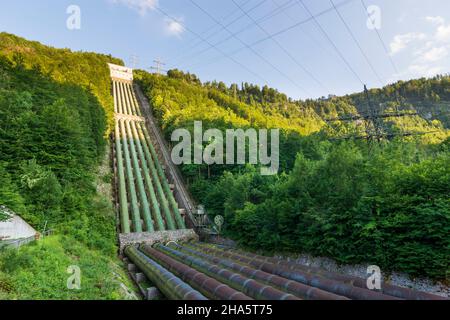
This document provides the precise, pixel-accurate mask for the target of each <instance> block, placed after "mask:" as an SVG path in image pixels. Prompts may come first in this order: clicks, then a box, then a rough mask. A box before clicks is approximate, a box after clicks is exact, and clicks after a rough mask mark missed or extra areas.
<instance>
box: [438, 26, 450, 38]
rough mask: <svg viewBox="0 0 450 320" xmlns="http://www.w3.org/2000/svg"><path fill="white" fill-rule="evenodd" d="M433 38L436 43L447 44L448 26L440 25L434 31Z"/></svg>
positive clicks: (449, 32) (449, 31)
mask: <svg viewBox="0 0 450 320" xmlns="http://www.w3.org/2000/svg"><path fill="white" fill-rule="evenodd" d="M435 38H436V40H437V41H441V42H449V41H450V25H447V26H446V25H440V26H439V27H438V28H437V30H436V35H435Z"/></svg>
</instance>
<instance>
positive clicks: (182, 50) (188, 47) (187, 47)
mask: <svg viewBox="0 0 450 320" xmlns="http://www.w3.org/2000/svg"><path fill="white" fill-rule="evenodd" d="M249 2H250V0H246V1H245V2H244V4H243V6H245V5H247V3H249ZM263 2H264V1H263ZM237 12H239V10H233V11H232V12H231V13H229V14H228V15H226V16H225V17H223V18H222V20H223V21H226V20H228V18H230V17H232V16H234V15H235V14H236V13H237ZM234 21H235V20H233V22H231V24H232V23H234ZM215 27H217V26H216V24H214V25H212V26H210V27H209V28H207V29H205V30H204V31H202V32H201V33H200V34H201V35H202V36H204V37H206V39H208V38H210V36H211V35H209V36H207V34H208V33H210V32H211V31H212V30H214V28H215ZM201 43H202V41H201V40H198V41H196V42H195V43H194V44H192V43H190V44H186V45H184V46H182V47H181V48H180V49H179V53H178V54H177V55H176V56H174V57H173V58H172V59H171V60H179V58H180V57H182V56H183V55H184V54H185V53H186V51H189V50H191V49H193V48H195V47H197V46H198V45H200V44H201Z"/></svg>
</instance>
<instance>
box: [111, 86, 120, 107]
mask: <svg viewBox="0 0 450 320" xmlns="http://www.w3.org/2000/svg"><path fill="white" fill-rule="evenodd" d="M112 86H113V98H114V113H118V112H119V111H118V109H117V94H116V82H115V81H112Z"/></svg>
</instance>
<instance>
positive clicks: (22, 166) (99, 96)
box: [0, 34, 127, 299]
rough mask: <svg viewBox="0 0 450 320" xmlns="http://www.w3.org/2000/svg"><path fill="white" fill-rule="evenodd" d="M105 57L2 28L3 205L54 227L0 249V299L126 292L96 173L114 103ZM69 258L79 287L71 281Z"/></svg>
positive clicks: (110, 214)
mask: <svg viewBox="0 0 450 320" xmlns="http://www.w3.org/2000/svg"><path fill="white" fill-rule="evenodd" d="M109 61H113V60H112V59H111V58H109V57H106V56H102V55H96V54H92V53H72V52H70V51H69V50H59V49H53V48H50V47H45V46H43V45H41V44H39V43H36V42H28V41H26V40H24V39H21V38H18V37H15V36H11V35H7V34H0V137H1V139H0V205H6V206H7V207H9V208H10V209H11V210H13V211H15V212H17V213H18V214H19V215H20V216H21V217H23V218H24V219H25V220H26V221H27V222H29V223H30V224H31V225H32V226H33V227H34V228H35V229H36V230H38V231H39V232H43V231H44V230H52V235H51V236H49V237H46V238H45V239H43V240H40V241H39V242H36V243H34V244H31V245H28V246H25V247H23V248H21V249H20V250H18V251H17V250H3V251H0V299H6V298H7V299H113V298H120V297H123V295H122V293H121V288H120V282H123V281H124V282H126V281H127V280H126V278H125V277H124V273H123V271H122V270H121V268H120V267H119V265H118V264H119V260H118V259H117V258H116V250H117V249H116V246H115V243H116V234H115V214H114V211H113V208H112V205H111V199H110V198H109V195H108V194H100V193H98V192H97V187H98V186H99V185H101V184H105V183H106V184H109V183H110V179H111V177H110V175H109V174H107V173H106V174H105V173H102V174H99V173H98V167H99V166H100V164H101V163H102V161H103V159H105V154H106V153H105V152H106V147H107V144H106V139H105V136H106V133H107V131H108V130H107V128H108V124H107V121H108V117H107V114H109V115H112V110H113V107H112V104H111V98H110V86H109V83H110V80H109V72H108V68H107V62H109ZM115 62H118V61H115ZM111 119H112V118H111ZM106 161H107V159H106ZM108 166H109V163H108V161H107V162H106V167H108ZM72 265H75V266H78V267H79V268H80V270H81V276H82V282H81V290H69V289H68V288H67V287H66V282H67V278H68V277H69V276H70V274H68V273H67V272H66V270H67V268H68V267H69V266H72ZM121 277H122V278H123V279H121Z"/></svg>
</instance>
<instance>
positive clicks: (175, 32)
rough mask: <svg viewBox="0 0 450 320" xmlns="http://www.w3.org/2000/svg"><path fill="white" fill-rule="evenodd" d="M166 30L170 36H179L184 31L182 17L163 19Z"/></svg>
mask: <svg viewBox="0 0 450 320" xmlns="http://www.w3.org/2000/svg"><path fill="white" fill-rule="evenodd" d="M164 23H165V28H166V32H167V33H168V34H169V35H171V36H177V37H179V36H181V34H182V33H183V32H184V31H185V28H184V26H183V19H182V18H181V19H176V20H174V19H170V18H166V19H164Z"/></svg>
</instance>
